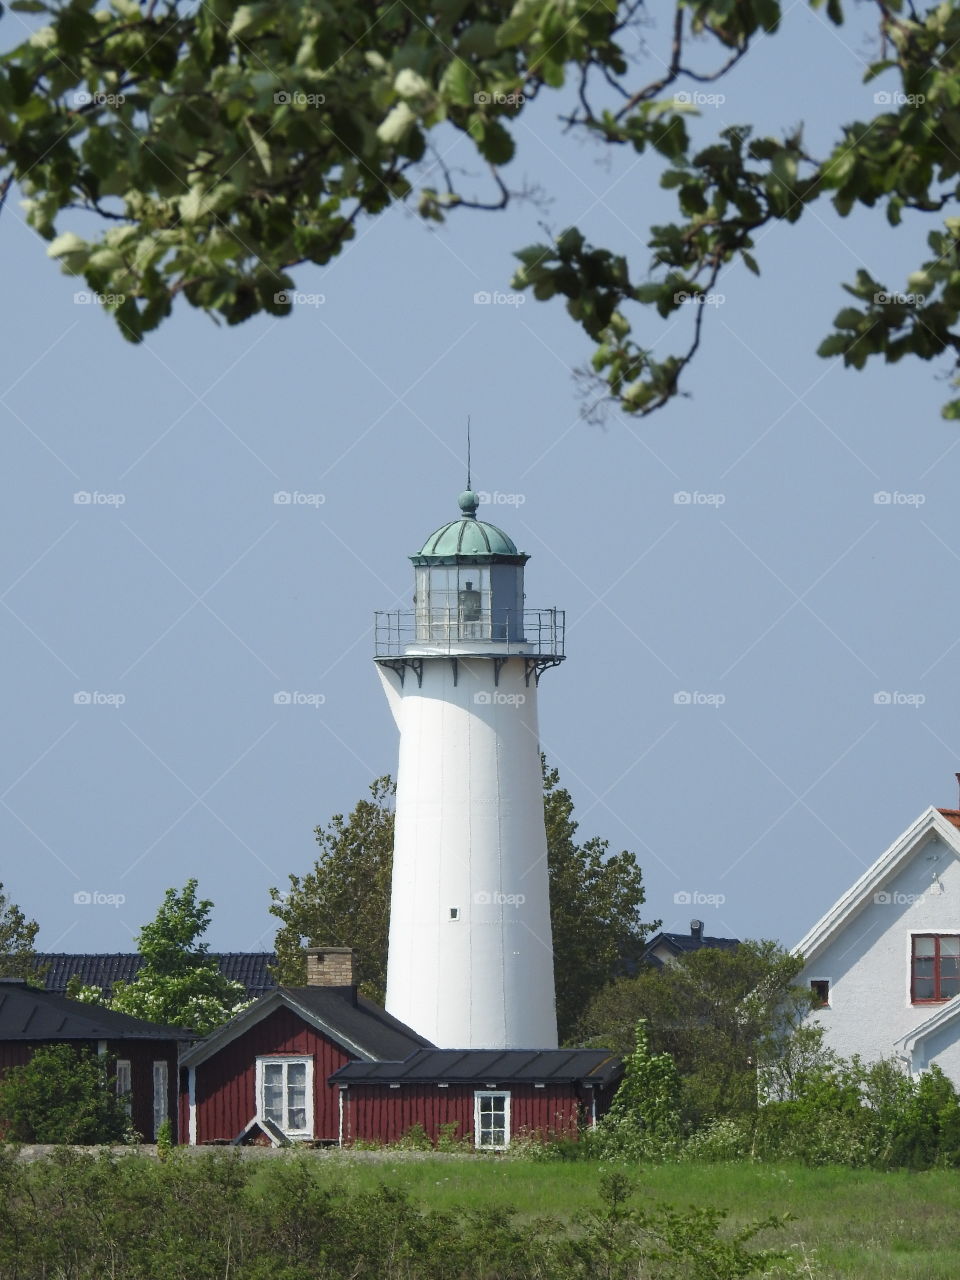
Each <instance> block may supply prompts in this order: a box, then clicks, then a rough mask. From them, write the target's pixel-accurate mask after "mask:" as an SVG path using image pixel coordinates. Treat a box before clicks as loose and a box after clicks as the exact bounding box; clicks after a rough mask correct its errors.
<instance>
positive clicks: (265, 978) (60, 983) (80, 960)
mask: <svg viewBox="0 0 960 1280" xmlns="http://www.w3.org/2000/svg"><path fill="white" fill-rule="evenodd" d="M210 959H211V960H215V961H216V962H217V966H218V968H219V969H220V972H221V973H222V974H223V975H224V976H225V977H227V978H231V979H232V980H233V981H234V982H242V983H243V985H244V986H245V987H246V989H247V995H248V996H250V997H251V998H253V999H256V997H257V996H262V995H264V994H265V992H267V991H272V990H273V989H274V988H275V987H276V985H277V982H276V979H275V978H273V977H271V976H270V966H271V965H275V964H276V963H277V957H276V956H275V955H274V953H273V952H272V951H223V952H219V953H211V955H210ZM35 964H36V968H37V970H38V971H39V970H41V969H43V968H44V967H45V966H49V967H48V968H47V971H46V973H45V974H44V978H43V982H44V987H45V989H46V990H47V991H59V992H60V993H61V994H63V993H64V992H65V991H66V989H67V983H68V982H69V981H70V979H71V978H72V977H73V976H74V974H77V975H79V977H80V980H81V982H83V984H84V985H85V986H88V987H99V988H100V989H101V991H103V992H104V994H105V995H110V994H111V993H112V991H113V984H114V983H115V982H133V981H134V979H135V978H136V976H137V974H138V973H139V972H140V969H141V967H142V965H143V956H141V955H140V954H138V953H137V952H136V951H133V952H121V953H118V954H114V955H111V954H110V953H107V952H95V953H87V954H84V953H79V954H70V953H68V952H65V951H44V952H38V953H37V955H36V958H35Z"/></svg>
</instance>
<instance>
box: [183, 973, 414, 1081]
mask: <svg viewBox="0 0 960 1280" xmlns="http://www.w3.org/2000/svg"><path fill="white" fill-rule="evenodd" d="M281 1005H285V1006H286V1007H287V1008H289V1009H292V1011H293V1012H294V1013H299V1014H300V1015H301V1016H302V1017H303V1018H305V1019H306V1020H307V1021H308V1022H309V1023H310V1024H311V1025H312V1026H315V1027H317V1029H318V1030H321V1031H322V1033H323V1034H325V1035H328V1036H329V1037H330V1039H332V1040H334V1041H336V1043H337V1044H340V1045H342V1046H343V1048H345V1049H347V1050H348V1051H351V1052H357V1053H360V1054H363V1055H364V1056H365V1057H369V1058H376V1059H381V1058H406V1057H407V1056H408V1055H409V1054H411V1053H412V1052H414V1051H415V1050H417V1049H421V1048H424V1047H426V1048H429V1049H432V1048H433V1045H432V1044H431V1042H430V1041H429V1040H427V1039H426V1038H425V1037H424V1036H421V1035H418V1034H417V1032H416V1031H414V1030H413V1029H412V1027H408V1026H407V1025H406V1024H405V1023H403V1022H400V1020H399V1019H398V1018H394V1017H393V1016H392V1015H391V1014H389V1013H387V1011H386V1010H385V1009H382V1008H381V1007H380V1005H378V1004H374V1002H373V1001H372V1000H368V999H367V998H366V996H362V995H359V994H355V990H354V988H353V987H319V986H315V987H277V988H276V989H275V990H274V991H271V992H268V993H267V994H266V995H265V996H263V997H262V998H261V999H260V1000H258V1001H257V1003H256V1004H253V1005H251V1006H250V1007H249V1008H247V1009H243V1010H241V1012H240V1013H238V1014H237V1015H236V1016H235V1017H234V1018H231V1020H230V1021H229V1022H227V1023H225V1024H224V1025H223V1026H222V1027H218V1028H217V1029H216V1030H215V1031H212V1032H211V1033H210V1035H209V1036H207V1038H206V1039H205V1040H201V1041H200V1042H199V1043H198V1044H195V1045H194V1046H193V1048H192V1049H190V1050H189V1052H188V1054H187V1056H186V1057H185V1059H184V1062H185V1063H187V1064H188V1065H196V1064H198V1063H200V1062H204V1061H206V1059H207V1058H210V1057H212V1056H213V1055H214V1054H215V1053H219V1052H220V1050H221V1049H223V1048H225V1047H226V1046H227V1045H228V1044H230V1042H231V1041H232V1040H234V1039H235V1038H236V1037H237V1036H239V1035H243V1033H244V1032H245V1031H247V1030H248V1029H249V1028H250V1027H251V1026H253V1025H255V1024H256V1023H257V1022H258V1021H259V1020H260V1019H262V1018H264V1017H266V1016H267V1015H268V1014H270V1013H272V1012H273V1011H274V1009H276V1008H278V1007H280V1006H281Z"/></svg>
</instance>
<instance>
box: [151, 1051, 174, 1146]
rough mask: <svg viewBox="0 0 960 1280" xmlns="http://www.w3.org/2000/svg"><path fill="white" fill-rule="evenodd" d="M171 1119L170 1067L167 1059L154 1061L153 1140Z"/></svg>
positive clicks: (155, 1059)
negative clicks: (163, 1125) (161, 1127)
mask: <svg viewBox="0 0 960 1280" xmlns="http://www.w3.org/2000/svg"><path fill="white" fill-rule="evenodd" d="M169 1118H170V1067H169V1065H168V1063H167V1060H166V1058H154V1060H153V1140H154V1142H156V1140H157V1136H158V1134H159V1133H160V1126H161V1125H162V1124H163V1123H164V1121H165V1120H169Z"/></svg>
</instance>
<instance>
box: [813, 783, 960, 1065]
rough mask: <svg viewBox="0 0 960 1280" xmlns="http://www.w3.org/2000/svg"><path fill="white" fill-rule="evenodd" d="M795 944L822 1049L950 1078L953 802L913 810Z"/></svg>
mask: <svg viewBox="0 0 960 1280" xmlns="http://www.w3.org/2000/svg"><path fill="white" fill-rule="evenodd" d="M795 951H797V952H798V953H800V954H801V955H802V956H803V957H804V960H805V965H804V969H803V971H802V974H801V976H800V978H799V979H798V981H799V982H801V983H803V984H809V985H810V986H811V987H812V988H813V990H814V991H815V992H816V993H817V995H818V996H819V998H820V1001H821V1003H820V1007H819V1008H818V1009H817V1012H816V1014H815V1015H814V1016H815V1018H816V1020H817V1021H818V1022H819V1024H820V1025H821V1026H822V1027H824V1029H825V1031H826V1036H825V1043H826V1044H827V1046H828V1047H829V1048H831V1049H833V1050H834V1051H835V1052H836V1053H839V1054H842V1055H843V1056H844V1057H849V1056H851V1055H852V1054H854V1053H858V1054H859V1055H860V1056H861V1057H862V1058H863V1059H864V1060H865V1061H876V1060H877V1059H878V1058H881V1057H883V1058H889V1057H896V1058H899V1059H901V1061H902V1062H903V1063H904V1065H905V1066H906V1067H908V1069H909V1070H910V1071H911V1072H913V1073H917V1072H920V1071H923V1070H924V1069H925V1068H926V1067H929V1066H930V1065H932V1064H933V1063H937V1065H938V1066H940V1067H941V1068H942V1070H943V1071H944V1072H945V1073H946V1074H947V1075H948V1076H949V1077H950V1079H951V1080H952V1081H953V1082H954V1084H956V1085H957V1086H958V1087H960V810H957V809H933V808H930V809H927V811H926V812H925V813H922V814H921V815H920V817H919V818H918V819H917V820H916V822H914V823H913V825H912V826H910V827H908V828H907V830H906V831H905V832H904V833H903V834H902V835H901V836H899V837H898V839H897V840H895V841H894V843H893V844H892V845H891V846H890V848H889V849H887V851H886V852H885V853H884V854H882V855H881V857H879V858H878V859H877V861H876V862H875V863H874V864H873V866H872V867H870V868H869V870H867V871H866V872H864V874H863V875H862V876H861V877H860V879H859V880H858V881H857V882H856V884H854V885H853V886H852V888H850V889H849V890H848V891H847V892H846V893H845V894H844V895H843V897H842V898H840V900H839V901H838V902H837V903H835V904H834V906H832V907H831V908H830V910H829V911H828V912H827V914H826V915H825V916H824V917H823V919H822V920H820V921H818V922H817V924H815V925H814V927H813V928H812V929H811V930H810V932H809V933H808V934H807V935H806V937H805V938H803V939H802V941H800V942H799V943H797V946H796V947H795Z"/></svg>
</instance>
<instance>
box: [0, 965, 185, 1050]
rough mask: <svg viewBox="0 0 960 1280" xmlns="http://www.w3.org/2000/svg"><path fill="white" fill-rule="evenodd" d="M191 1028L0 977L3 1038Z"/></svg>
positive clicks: (166, 1036)
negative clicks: (105, 1007)
mask: <svg viewBox="0 0 960 1280" xmlns="http://www.w3.org/2000/svg"><path fill="white" fill-rule="evenodd" d="M195 1038H196V1037H195V1036H194V1034H193V1032H191V1031H184V1030H183V1028H182V1027H165V1026H162V1025H161V1024H160V1023H156V1022H144V1021H143V1019H142V1018H133V1017H131V1016H130V1014H128V1013H115V1012H114V1011H113V1010H112V1009H104V1008H102V1007H101V1006H100V1005H96V1004H87V1003H86V1002H85V1001H82V1000H68V999H67V998H66V996H61V995H58V994H56V993H55V992H52V991H41V990H39V989H38V988H37V987H28V986H27V985H26V983H25V982H23V980H22V979H21V980H17V979H12V978H0V1040H193V1039H195Z"/></svg>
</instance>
